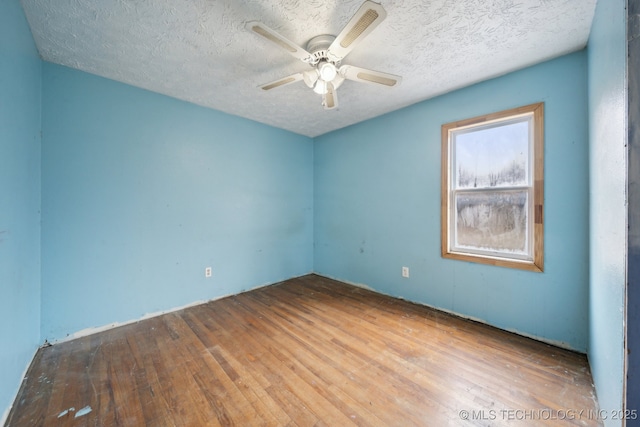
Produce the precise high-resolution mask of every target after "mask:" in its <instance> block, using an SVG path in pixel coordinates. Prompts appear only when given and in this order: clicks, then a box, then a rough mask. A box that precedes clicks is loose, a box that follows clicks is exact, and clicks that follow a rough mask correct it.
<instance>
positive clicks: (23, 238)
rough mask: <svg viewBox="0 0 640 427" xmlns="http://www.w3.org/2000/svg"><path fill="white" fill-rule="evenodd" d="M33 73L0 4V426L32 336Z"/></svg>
mask: <svg viewBox="0 0 640 427" xmlns="http://www.w3.org/2000/svg"><path fill="white" fill-rule="evenodd" d="M41 73H42V68H41V63H40V59H39V57H38V52H37V50H36V48H35V44H34V43H33V39H32V37H31V33H30V31H29V26H28V25H27V20H26V19H25V17H24V14H23V12H22V8H21V6H20V2H19V1H18V0H5V1H1V2H0V325H2V326H1V327H0V343H1V345H2V350H0V423H2V417H3V413H4V412H5V408H8V407H9V406H10V405H11V402H12V401H13V398H14V397H15V393H16V392H17V390H18V387H19V386H20V382H21V380H22V378H21V377H20V375H21V374H22V373H23V372H24V370H25V368H26V367H27V365H28V364H29V363H30V361H31V357H32V356H33V354H34V352H35V350H36V349H37V348H38V343H39V341H40V92H41V91H40V87H41V86H40V85H41ZM5 415H6V414H5Z"/></svg>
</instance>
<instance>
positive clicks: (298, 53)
mask: <svg viewBox="0 0 640 427" xmlns="http://www.w3.org/2000/svg"><path fill="white" fill-rule="evenodd" d="M245 28H246V29H247V30H249V31H251V32H253V33H255V34H257V35H259V36H262V37H264V38H265V39H267V40H269V41H270V42H271V43H273V44H275V45H277V46H278V47H280V49H283V50H285V51H286V52H289V54H290V55H291V56H293V57H295V58H298V59H299V60H301V61H303V62H309V61H311V59H312V56H311V54H310V53H309V52H307V51H306V50H304V49H303V48H301V47H300V46H298V45H297V44H295V43H294V42H292V41H291V40H288V39H287V38H285V37H283V36H281V35H280V34H278V33H277V32H276V31H275V30H272V29H271V28H269V27H267V26H266V25H264V24H263V23H262V22H258V21H250V22H247V23H246V25H245Z"/></svg>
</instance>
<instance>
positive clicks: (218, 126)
mask: <svg viewBox="0 0 640 427" xmlns="http://www.w3.org/2000/svg"><path fill="white" fill-rule="evenodd" d="M42 102H43V117H42V126H43V143H42V145H43V147H42V163H43V167H42V181H43V184H42V211H43V214H42V215H43V224H42V229H43V231H42V253H43V256H42V289H43V291H42V337H43V338H47V339H60V338H63V337H64V336H65V334H69V333H74V332H77V331H79V330H82V329H84V328H91V327H99V326H103V325H107V324H109V323H111V322H122V321H128V320H132V319H138V318H140V317H142V316H143V315H145V314H147V313H154V312H158V311H162V310H167V309H171V308H175V307H179V306H182V305H185V304H189V303H192V302H194V301H200V300H208V299H211V298H215V297H219V296H222V295H227V294H234V293H238V292H240V291H242V290H245V289H248V288H253V287H255V286H258V285H261V284H269V283H273V282H277V281H280V280H283V279H288V278H291V277H294V276H298V275H303V274H306V273H309V272H311V271H312V269H313V241H312V239H313V183H312V180H313V172H312V169H313V148H312V140H311V139H310V138H307V137H303V136H300V135H296V134H292V133H290V132H286V131H283V130H279V129H275V128H271V127H268V126H265V125H261V124H258V123H255V122H251V121H248V120H245V119H241V118H238V117H234V116H230V115H227V114H223V113H220V112H216V111H213V110H210V109H206V108H202V107H198V106H195V105H193V104H189V103H186V102H181V101H178V100H176V99H172V98H168V97H166V96H163V95H159V94H155V93H151V92H147V91H144V90H141V89H137V88H134V87H131V86H127V85H124V84H121V83H117V82H114V81H111V80H107V79H103V78H100V77H97V76H94V75H90V74H87V73H83V72H80V71H75V70H72V69H69V68H65V67H61V66H57V65H53V64H49V63H45V64H44V78H43V101H42ZM207 266H211V267H213V277H212V278H211V279H205V277H204V269H205V267H207Z"/></svg>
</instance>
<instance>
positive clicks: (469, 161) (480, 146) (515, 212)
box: [441, 103, 544, 272]
mask: <svg viewBox="0 0 640 427" xmlns="http://www.w3.org/2000/svg"><path fill="white" fill-rule="evenodd" d="M543 121H544V104H542V103H539V104H533V105H528V106H525V107H520V108H515V109H513V110H508V111H502V112H499V113H493V114H488V115H486V116H481V117H476V118H473V119H468V120H462V121H458V122H454V123H448V124H445V125H443V126H442V235H441V239H442V256H443V257H445V258H452V259H458V260H464V261H471V262H479V263H484V264H491V265H498V266H502V267H512V268H520V269H524V270H530V271H538V272H541V271H543V262H544V256H543V243H544V242H543V237H544V222H543V220H544V170H543V169H544V162H543V160H544V158H543V144H544V141H543V139H544V124H543Z"/></svg>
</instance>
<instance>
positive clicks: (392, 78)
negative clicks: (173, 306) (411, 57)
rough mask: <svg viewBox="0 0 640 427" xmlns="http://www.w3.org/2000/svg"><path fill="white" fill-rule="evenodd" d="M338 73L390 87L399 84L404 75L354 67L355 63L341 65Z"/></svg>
mask: <svg viewBox="0 0 640 427" xmlns="http://www.w3.org/2000/svg"><path fill="white" fill-rule="evenodd" d="M338 73H339V75H341V76H342V77H344V78H345V79H347V80H353V81H356V82H361V83H371V84H378V85H383V86H389V87H391V86H397V85H398V84H399V83H400V82H401V81H402V77H400V76H396V75H393V74H388V73H381V72H380V71H373V70H367V69H366V68H360V67H354V66H353V65H343V66H342V67H340V70H339V71H338Z"/></svg>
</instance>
